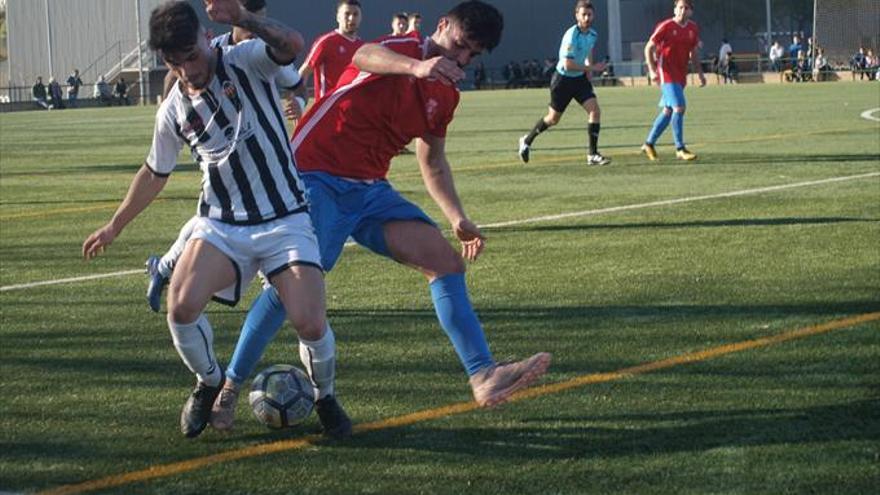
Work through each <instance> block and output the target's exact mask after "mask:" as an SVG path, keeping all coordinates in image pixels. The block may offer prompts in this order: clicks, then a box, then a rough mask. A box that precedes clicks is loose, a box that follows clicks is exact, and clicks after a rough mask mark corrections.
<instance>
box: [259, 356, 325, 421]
mask: <svg viewBox="0 0 880 495" xmlns="http://www.w3.org/2000/svg"><path fill="white" fill-rule="evenodd" d="M248 402H250V404H251V409H252V410H253V411H254V416H256V417H257V419H259V420H260V422H261V423H263V424H264V425H266V426H268V427H269V428H276V429H277V428H287V427H289V426H294V425H297V424H299V423H302V422H303V421H304V420H305V419H306V418H308V417H309V414H311V413H312V409H314V408H315V393H314V390H313V389H312V382H311V380H309V376H308V375H307V374H306V373H305V372H304V371H302V370H301V369H299V368H297V367H295V366H291V365H289V364H276V365H275V366H270V367H269V368H266V369H265V370H263V371H261V372H260V374H259V375H257V377H256V378H254V382H253V384H251V392H250V394H248Z"/></svg>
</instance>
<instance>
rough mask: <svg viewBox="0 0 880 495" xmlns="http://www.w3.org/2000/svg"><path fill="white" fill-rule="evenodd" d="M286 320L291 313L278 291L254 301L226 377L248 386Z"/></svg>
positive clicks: (268, 290)
mask: <svg viewBox="0 0 880 495" xmlns="http://www.w3.org/2000/svg"><path fill="white" fill-rule="evenodd" d="M286 320H287V312H286V311H285V310H284V304H283V303H282V302H281V299H279V298H278V292H276V291H275V288H274V287H270V288H268V289H264V290H263V292H261V293H260V295H259V296H258V297H257V298H256V299H255V300H254V303H253V304H252V305H251V308H250V310H248V313H247V318H245V320H244V324H243V325H242V326H241V334H240V335H239V336H238V344H236V345H235V352H233V354H232V360H231V361H230V362H229V367H228V368H227V369H226V377H227V378H229V379H230V380H232V381H233V382H235V383H237V384H239V385H241V384H242V383H244V381H245V380H246V379H247V378H248V376H250V374H251V373H252V372H253V371H254V367H255V366H256V365H257V361H259V360H260V358H261V357H262V356H263V351H265V350H266V346H268V345H269V342H271V341H272V339H273V338H274V337H275V334H277V333H278V330H279V329H281V326H282V325H283V324H284V322H285V321H286Z"/></svg>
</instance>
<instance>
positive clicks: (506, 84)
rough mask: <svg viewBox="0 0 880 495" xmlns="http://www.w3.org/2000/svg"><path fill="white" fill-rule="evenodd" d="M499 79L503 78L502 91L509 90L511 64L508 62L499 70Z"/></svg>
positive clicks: (511, 80)
mask: <svg viewBox="0 0 880 495" xmlns="http://www.w3.org/2000/svg"><path fill="white" fill-rule="evenodd" d="M501 77H503V78H504V89H510V87H511V85H512V84H513V62H508V63H507V65H505V66H504V67H502V68H501Z"/></svg>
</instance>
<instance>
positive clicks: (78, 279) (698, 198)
mask: <svg viewBox="0 0 880 495" xmlns="http://www.w3.org/2000/svg"><path fill="white" fill-rule="evenodd" d="M878 176H880V172H870V173H866V174H859V175H847V176H843V177H832V178H829V179H820V180H812V181H807V182H794V183H792V184H781V185H778V186H768V187H758V188H754V189H743V190H740V191H732V192H726V193H719V194H707V195H704V196H691V197H687V198H677V199H667V200H663V201H652V202H650V203H638V204H632V205H623V206H612V207H610V208H599V209H594V210H583V211H572V212H568V213H560V214H558V215H545V216H541V217H533V218H523V219H520V220H510V221H507V222H496V223H488V224H484V225H480V228H482V229H498V228H503V227H511V226H514V225H524V224H530V223H539V222H552V221H555V220H562V219H566V218H577V217H587V216H594V215H604V214H606V213H617V212H621V211H631V210H640V209H645V208H654V207H658V206H670V205H677V204H682V203H693V202H695V201H707V200H710V199H720V198H734V197H737V196H748V195H752V194H761V193H767V192H775V191H784V190H786V189H795V188H798V187H809V186H818V185H822V184H831V183H835V182H844V181H851V180H859V179H868V178H871V177H878ZM351 245H354V243H353V242H348V243H346V246H351ZM136 273H144V271H143V269H141V270H127V271H124V272H113V273H104V274H101V275H89V276H85V277H74V278H64V279H57V280H45V281H42V282H33V283H29V284H19V285H7V286H4V287H0V292H6V291H11V290H20V289H30V288H33V287H40V286H44V285H56V284H67V283H74V282H83V281H86V280H96V279H101V278H110V277H120V276H124V275H134V274H136Z"/></svg>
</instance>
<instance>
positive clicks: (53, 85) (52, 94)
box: [48, 77, 64, 110]
mask: <svg viewBox="0 0 880 495" xmlns="http://www.w3.org/2000/svg"><path fill="white" fill-rule="evenodd" d="M48 89H49V108H55V109H58V110H62V109H63V108H64V99H63V97H62V95H61V85H60V84H58V81H56V80H55V78H54V77H50V78H49V88H48Z"/></svg>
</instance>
